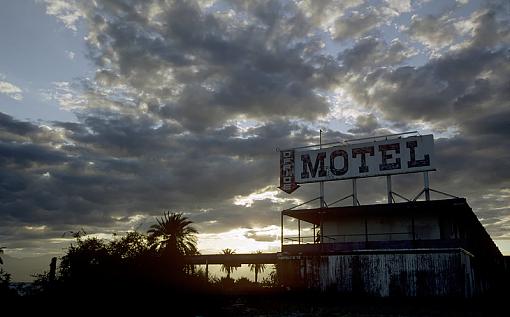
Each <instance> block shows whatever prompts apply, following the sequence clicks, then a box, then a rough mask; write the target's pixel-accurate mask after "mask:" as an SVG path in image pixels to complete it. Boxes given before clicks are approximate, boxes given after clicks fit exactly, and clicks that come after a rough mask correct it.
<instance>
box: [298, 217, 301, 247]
mask: <svg viewBox="0 0 510 317" xmlns="http://www.w3.org/2000/svg"><path fill="white" fill-rule="evenodd" d="M297 236H298V244H301V220H299V219H298V220H297Z"/></svg>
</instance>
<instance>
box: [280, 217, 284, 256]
mask: <svg viewBox="0 0 510 317" xmlns="http://www.w3.org/2000/svg"><path fill="white" fill-rule="evenodd" d="M280 223H281V232H280V240H281V241H280V242H281V247H280V250H281V251H282V252H283V210H282V214H281V219H280Z"/></svg>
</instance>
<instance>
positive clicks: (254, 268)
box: [250, 251, 266, 283]
mask: <svg viewBox="0 0 510 317" xmlns="http://www.w3.org/2000/svg"><path fill="white" fill-rule="evenodd" d="M256 253H257V254H262V251H257V252H256ZM265 269H266V265H265V264H250V272H255V283H257V281H258V275H259V273H262V272H264V271H265Z"/></svg>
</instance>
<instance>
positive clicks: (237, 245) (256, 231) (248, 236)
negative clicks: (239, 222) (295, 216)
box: [198, 225, 297, 254]
mask: <svg viewBox="0 0 510 317" xmlns="http://www.w3.org/2000/svg"><path fill="white" fill-rule="evenodd" d="M284 235H297V231H296V230H287V229H285V232H284ZM225 248H230V249H234V250H235V251H236V253H253V252H256V251H262V252H277V251H280V227H279V226H275V225H272V226H267V227H262V228H251V229H250V228H237V229H233V230H230V231H226V232H220V233H202V234H198V250H199V251H200V252H201V253H202V254H211V253H221V250H223V249H225Z"/></svg>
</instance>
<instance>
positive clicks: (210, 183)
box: [0, 0, 510, 250]
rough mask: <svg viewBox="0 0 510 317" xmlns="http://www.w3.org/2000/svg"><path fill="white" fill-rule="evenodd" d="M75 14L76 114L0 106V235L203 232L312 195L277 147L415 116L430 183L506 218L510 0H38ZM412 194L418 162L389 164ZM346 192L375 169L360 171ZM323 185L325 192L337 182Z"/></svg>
mask: <svg viewBox="0 0 510 317" xmlns="http://www.w3.org/2000/svg"><path fill="white" fill-rule="evenodd" d="M45 5H46V6H47V14H49V15H52V16H54V17H55V18H56V19H59V20H60V21H62V24H63V25H64V26H65V27H67V28H68V29H69V32H73V31H75V30H76V28H77V27H78V26H80V25H81V27H83V28H84V29H85V30H86V33H87V35H86V38H85V41H86V44H87V52H86V55H87V57H88V59H89V60H90V61H91V63H92V64H93V66H94V68H95V74H94V76H92V77H86V76H85V75H84V76H83V77H82V78H78V79H75V80H73V81H71V82H68V83H56V84H55V90H54V92H53V93H52V94H51V95H52V98H54V100H55V101H56V102H58V103H59V104H60V106H61V107H63V108H65V109H68V110H69V111H72V112H74V113H75V115H76V117H77V118H78V120H77V121H76V122H60V121H52V122H28V121H23V120H20V119H17V118H14V117H12V116H9V115H7V114H0V175H1V177H0V197H1V201H0V232H1V235H0V238H1V241H2V243H3V245H5V246H6V247H8V248H22V249H26V250H41V249H44V248H46V249H51V247H48V245H49V243H50V242H52V241H53V242H55V241H58V239H59V238H61V236H62V234H63V233H64V232H66V231H69V230H74V231H77V230H79V229H80V228H84V229H85V230H86V231H88V232H91V233H112V232H123V231H126V230H133V229H137V230H146V226H147V225H149V224H150V223H151V222H152V221H153V218H152V217H153V216H159V215H161V214H162V211H164V210H172V211H183V212H186V213H188V214H187V215H188V216H189V217H190V218H191V219H192V220H193V221H195V222H196V225H197V227H198V229H199V231H200V232H201V233H219V232H225V231H228V230H231V229H234V228H239V227H244V228H248V230H247V231H246V232H247V234H246V237H247V238H250V239H255V240H262V241H267V240H271V239H268V237H267V236H265V235H257V228H264V227H268V226H271V225H278V224H279V211H280V210H281V209H282V208H286V207H289V206H292V205H293V204H295V203H296V202H298V201H306V200H308V199H311V198H314V197H315V196H317V192H318V188H316V187H317V186H314V185H305V186H302V187H301V188H300V189H299V190H298V191H296V192H295V193H294V194H293V195H291V196H289V195H287V194H285V193H283V192H281V191H278V190H277V189H276V186H277V185H278V176H279V172H278V167H279V166H278V164H279V157H278V153H277V152H276V151H275V149H276V148H277V147H285V148H289V147H293V146H301V145H306V144H313V143H318V130H319V129H320V128H322V129H323V130H324V131H325V133H324V139H325V141H329V142H331V141H339V140H343V139H352V138H356V137H364V136H370V135H377V134H385V133H395V132H402V131H408V130H419V131H422V132H424V133H433V134H435V136H436V157H437V162H436V163H437V165H436V166H437V168H438V172H435V173H432V175H431V187H432V188H436V189H439V190H441V191H444V192H447V193H451V194H454V195H457V196H462V197H467V198H468V201H469V202H470V204H471V206H472V207H473V208H474V210H475V212H476V213H477V215H478V216H479V218H480V219H481V221H482V223H483V224H484V225H485V226H486V228H487V230H488V231H489V233H491V235H492V236H493V237H498V236H502V235H509V234H510V218H508V217H507V216H506V215H507V214H508V212H509V211H510V206H509V202H510V154H509V151H508V146H509V142H508V139H509V138H510V51H509V49H510V21H509V16H510V14H509V13H510V7H509V4H508V2H506V1H500V2H498V1H487V2H483V3H477V2H474V3H470V4H468V5H465V4H463V3H461V2H455V1H445V2H444V3H443V2H442V4H441V5H439V6H437V5H436V6H435V7H434V8H433V10H432V9H430V8H429V7H430V6H431V4H430V3H428V2H427V1H363V0H358V1H298V0H296V1H290V0H288V1H241V0H239V1H213V0H211V1H116V0H111V1H98V2H90V1H80V2H65V3H64V2H62V1H46V3H45ZM394 186H395V190H396V191H397V192H399V193H401V194H403V195H405V196H407V197H413V196H414V195H415V194H416V193H417V192H419V190H420V189H421V188H420V186H421V177H420V175H408V176H401V177H395V185H394ZM359 187H360V197H359V199H360V201H361V202H362V203H374V202H376V201H382V200H383V199H384V195H385V194H384V182H383V181H382V180H377V179H370V180H362V181H360V185H359ZM349 188H350V184H348V182H347V183H346V182H335V183H327V184H326V200H328V199H329V200H335V199H338V198H340V197H342V196H345V195H347V194H348V191H349Z"/></svg>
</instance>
